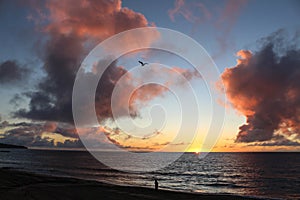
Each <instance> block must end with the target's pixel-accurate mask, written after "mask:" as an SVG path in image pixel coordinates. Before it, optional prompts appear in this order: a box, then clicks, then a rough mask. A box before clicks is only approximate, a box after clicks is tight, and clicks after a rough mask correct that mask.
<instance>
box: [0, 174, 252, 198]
mask: <svg viewBox="0 0 300 200" xmlns="http://www.w3.org/2000/svg"><path fill="white" fill-rule="evenodd" d="M0 199H1V200H9V199H11V200H14V199H63V200H66V199H72V200H74V199H109V200H117V199H126V200H133V199H152V200H154V199H170V200H171V199H172V200H173V199H251V198H246V197H239V196H231V195H211V194H194V193H184V192H176V191H166V190H159V191H155V190H154V189H151V188H142V187H131V186H117V185H111V184H106V183H100V182H96V181H88V180H81V179H75V178H64V177H54V176H45V175H38V174H32V173H27V172H20V171H15V170H11V169H0Z"/></svg>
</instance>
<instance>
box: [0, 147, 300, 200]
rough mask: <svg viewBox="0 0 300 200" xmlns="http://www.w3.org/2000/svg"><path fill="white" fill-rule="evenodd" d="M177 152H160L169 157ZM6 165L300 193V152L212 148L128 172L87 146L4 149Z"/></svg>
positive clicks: (238, 191)
mask: <svg viewBox="0 0 300 200" xmlns="http://www.w3.org/2000/svg"><path fill="white" fill-rule="evenodd" d="M103 154H107V156H108V157H112V158H114V159H118V156H119V157H120V156H122V154H121V153H117V152H103ZM172 154H174V153H160V154H159V156H160V158H166V159H167V158H168V157H170V156H172ZM3 167H7V168H13V169H17V170H21V171H29V172H35V173H40V174H48V175H49V174H50V175H55V176H66V177H76V178H82V179H89V180H98V181H102V182H108V183H113V184H119V185H134V186H143V187H153V180H154V178H157V179H158V181H159V186H160V188H164V189H169V190H180V191H188V192H202V193H219V194H234V195H242V196H253V197H262V198H272V199H273V198H274V199H300V153H209V154H208V155H207V156H206V157H205V158H204V159H201V160H200V159H198V156H197V155H196V154H194V153H185V154H183V155H182V156H181V157H180V158H179V159H178V160H177V161H175V162H174V163H172V164H171V165H169V166H167V167H165V168H163V169H160V170H158V171H155V172H146V173H128V172H121V171H117V170H113V169H110V168H108V167H106V166H105V165H103V164H101V163H100V162H99V161H97V160H96V159H94V158H93V156H91V155H90V154H89V153H88V152H85V151H53V150H30V149H27V150H26V149H7V150H5V149H0V168H3ZM0 178H1V177H0Z"/></svg>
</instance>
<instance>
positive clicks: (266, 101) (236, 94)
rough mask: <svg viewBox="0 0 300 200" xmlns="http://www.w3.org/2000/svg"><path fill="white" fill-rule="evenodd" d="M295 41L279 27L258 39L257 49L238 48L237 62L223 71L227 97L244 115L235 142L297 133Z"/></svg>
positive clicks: (299, 106) (299, 100)
mask: <svg viewBox="0 0 300 200" xmlns="http://www.w3.org/2000/svg"><path fill="white" fill-rule="evenodd" d="M296 42H297V41H295V40H292V41H289V40H288V39H287V38H286V37H285V36H284V31H282V30H281V31H278V32H276V33H274V34H272V35H271V36H269V37H267V38H265V39H263V40H261V41H260V43H261V44H262V47H261V49H260V50H259V51H257V52H254V53H252V52H250V51H246V50H241V51H239V52H238V53H237V55H238V56H240V59H238V63H237V65H236V66H234V67H232V68H227V69H226V70H225V72H224V73H223V74H222V80H223V82H224V85H225V88H226V94H227V96H228V99H229V101H230V102H231V104H232V105H233V107H234V108H235V109H237V110H238V111H239V112H240V113H242V114H243V115H245V116H246V117H247V123H246V124H244V125H242V126H240V131H239V133H238V136H237V138H236V142H255V141H268V140H271V139H273V138H274V133H275V132H280V133H282V134H284V135H293V134H296V135H299V134H300V117H299V116H300V50H299V48H297V43H296ZM281 143H285V142H282V141H281ZM274 144H275V143H274Z"/></svg>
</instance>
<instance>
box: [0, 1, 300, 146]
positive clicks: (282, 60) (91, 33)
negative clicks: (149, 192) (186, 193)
mask: <svg viewBox="0 0 300 200" xmlns="http://www.w3.org/2000/svg"><path fill="white" fill-rule="evenodd" d="M299 10H300V3H299V2H298V1H297V0H287V1H280V0H272V1H271V0H264V1H256V0H239V1H237V0H228V1H225V0H214V1H211V0H207V1H205V0H203V1H201V0H166V1H159V0H153V1H137V0H123V1H121V0H111V1H104V0H97V1H96V0H82V1H81V0H78V3H76V4H75V3H73V1H71V0H60V1H58V0H42V1H38V0H20V1H17V0H13V1H9V0H2V1H0V24H1V26H0V29H1V31H0V41H1V48H0V96H1V98H0V143H8V144H17V145H25V146H28V147H31V148H62V149H68V148H83V144H84V145H87V144H88V145H89V146H90V147H94V148H99V149H101V150H115V149H114V148H112V146H115V147H118V148H121V149H125V150H130V151H139V150H141V151H158V150H161V151H193V152H198V151H210V150H212V151H229V152H231V151H300V118H299V116H300V82H299V80H300V50H299V47H300V46H299V45H300V44H299V40H300V39H299V38H300V24H299V21H300V20H299V19H300V12H299ZM143 27H152V28H154V29H153V31H152V32H148V33H145V34H142V35H132V36H130V35H129V37H127V38H125V39H124V41H123V42H124V45H123V46H122V47H120V46H114V47H112V48H111V49H109V50H107V49H106V50H105V49H104V50H103V49H102V50H101V51H106V53H105V55H106V54H107V55H108V53H111V54H113V53H115V52H118V51H120V49H122V48H124V49H125V48H127V47H130V45H133V44H134V42H135V41H140V40H143V41H144V42H145V43H147V44H148V45H149V46H150V45H152V44H163V43H164V40H163V39H162V38H164V37H163V33H162V32H160V30H159V27H161V28H168V29H171V30H175V31H178V32H181V33H183V34H186V35H187V36H189V37H191V38H192V39H193V40H195V41H196V42H198V43H199V44H200V45H201V46H202V47H203V48H204V49H205V51H206V52H207V53H208V55H209V56H210V57H211V59H212V61H213V62H214V63H215V65H216V67H217V69H218V71H219V73H220V74H219V77H218V81H216V82H214V83H213V84H214V85H215V86H216V91H217V92H218V93H219V94H220V95H222V94H223V95H226V101H223V100H222V101H218V102H213V101H212V99H211V96H210V92H211V91H210V90H209V89H210V88H209V87H208V86H207V82H205V77H202V75H203V74H201V73H198V72H197V70H195V66H193V65H192V64H191V63H189V62H188V61H187V60H185V59H184V58H182V57H180V56H178V55H175V54H172V53H170V52H166V51H162V50H157V49H156V50H155V49H144V50H139V51H133V52H128V53H127V54H125V55H122V56H121V57H119V58H117V59H115V60H114V62H112V63H109V66H108V68H107V69H106V70H105V71H104V73H103V74H102V76H101V78H100V80H99V83H98V86H97V87H96V93H95V98H94V100H95V101H94V102H93V104H92V106H94V108H95V111H96V116H97V120H98V121H97V124H95V123H91V120H90V118H91V116H93V115H92V114H91V113H90V112H89V109H87V107H88V106H90V105H89V104H85V103H82V102H81V104H78V105H77V106H78V109H79V110H80V114H81V115H80V118H81V119H82V120H84V121H85V123H86V124H85V125H89V127H86V126H85V127H77V130H76V127H75V126H74V116H73V114H74V113H72V95H73V86H74V82H75V78H76V75H78V74H77V72H78V70H79V67H80V66H81V65H82V64H84V63H85V62H84V61H87V63H88V66H87V67H88V68H89V69H90V71H88V72H81V71H80V70H79V74H80V73H82V74H81V75H82V77H83V79H84V80H86V79H89V80H96V79H97V77H98V76H99V75H100V71H101V70H102V69H104V67H105V63H107V62H108V60H109V59H110V58H109V57H106V56H104V53H99V52H100V51H99V52H98V54H97V56H96V57H95V58H93V59H94V60H88V59H86V60H85V58H86V56H87V55H89V52H90V51H91V50H92V49H93V48H95V47H97V45H98V44H99V43H100V42H103V41H105V40H106V39H108V38H110V37H112V36H114V35H116V34H118V33H121V32H123V31H127V30H131V29H134V28H143ZM169 40H170V41H171V40H172V38H169ZM174 45H175V46H176V45H179V46H180V45H182V46H183V47H184V45H185V44H181V43H180V41H174ZM191 50H192V49H190V51H191ZM182 51H189V49H183V50H182ZM192 54H193V55H194V56H195V57H199V60H201V59H202V56H203V55H204V54H203V52H198V51H196V52H194V51H193V52H192ZM138 60H143V61H145V62H147V63H149V64H148V66H147V65H146V66H147V67H145V68H141V67H140V66H139V63H138V62H137V61H138ZM164 67H167V68H164ZM143 70H144V71H143ZM182 78H184V81H181V80H182ZM147 81H148V82H151V81H152V82H161V85H157V84H154V83H151V84H147V85H143V86H141V87H140V86H138V85H139V84H141V83H143V82H147ZM220 84H221V85H223V87H218V86H220ZM86 87H87V88H85V90H83V91H81V92H82V95H81V96H82V99H84V98H86V97H87V95H89V92H88V91H89V90H90V88H89V85H87V86H86ZM190 88H192V90H190ZM115 89H119V91H120V92H119V93H117V94H115V93H114V91H115ZM171 89H173V90H174V91H175V92H174V91H172V90H171ZM193 91H194V93H193ZM130 94H131V95H130ZM113 95H116V96H113ZM113 97H114V98H113ZM126 97H128V98H126ZM178 97H179V98H180V101H182V102H181V103H183V104H184V103H185V106H181V105H179V104H178V103H180V102H179V100H178ZM176 98H177V99H176ZM193 98H196V101H195V102H194V101H193ZM194 103H195V104H194ZM214 103H217V104H218V106H222V107H223V108H224V109H225V111H226V115H225V119H224V121H217V122H216V121H214V120H212V119H214V118H213V115H214V113H213V112H212V110H211V108H212V105H213V104H214ZM73 106H74V105H73ZM183 108H184V109H185V110H183V111H182V110H181V109H183ZM128 109H129V115H128V113H126V112H125V111H127V110H128ZM115 111H116V113H117V115H115V114H116V113H115ZM195 123H198V124H197V126H196V125H195ZM216 124H222V125H223V126H222V127H223V128H222V130H221V131H219V132H213V133H211V132H209V130H210V129H211V130H214V128H215V129H217V128H216V127H214V126H217V125H216ZM210 134H213V135H217V136H218V140H216V141H215V145H214V147H213V148H212V149H210V148H206V147H205V145H204V146H203V144H204V141H205V138H209V137H213V136H212V135H210ZM82 143H83V144H82Z"/></svg>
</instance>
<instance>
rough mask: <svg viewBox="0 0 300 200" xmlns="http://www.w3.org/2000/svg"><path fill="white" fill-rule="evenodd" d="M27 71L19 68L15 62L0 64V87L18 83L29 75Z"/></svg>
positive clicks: (21, 67) (9, 61) (8, 61)
mask: <svg viewBox="0 0 300 200" xmlns="http://www.w3.org/2000/svg"><path fill="white" fill-rule="evenodd" d="M29 72H30V71H29V69H27V68H25V67H23V66H20V65H19V64H18V63H17V62H16V61H13V60H7V61H4V62H2V63H0V84H1V86H5V85H11V84H17V83H20V82H22V81H24V80H26V78H28V75H29Z"/></svg>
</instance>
